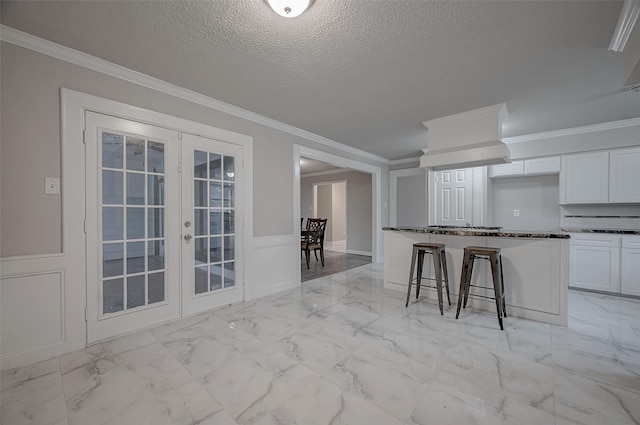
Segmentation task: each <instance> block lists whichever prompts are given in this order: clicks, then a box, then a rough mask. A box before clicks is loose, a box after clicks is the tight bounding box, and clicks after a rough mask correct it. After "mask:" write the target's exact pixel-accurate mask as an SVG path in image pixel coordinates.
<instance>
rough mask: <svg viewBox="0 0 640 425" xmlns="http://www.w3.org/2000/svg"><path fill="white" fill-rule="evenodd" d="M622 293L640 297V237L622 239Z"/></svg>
mask: <svg viewBox="0 0 640 425" xmlns="http://www.w3.org/2000/svg"><path fill="white" fill-rule="evenodd" d="M621 266H622V267H621V280H622V284H621V286H622V288H621V289H622V293H623V294H628V295H637V296H640V236H624V237H623V238H622V255H621Z"/></svg>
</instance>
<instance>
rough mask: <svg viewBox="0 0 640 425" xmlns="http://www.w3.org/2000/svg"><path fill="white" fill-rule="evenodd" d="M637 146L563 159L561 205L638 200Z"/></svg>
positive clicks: (639, 154)
mask: <svg viewBox="0 0 640 425" xmlns="http://www.w3.org/2000/svg"><path fill="white" fill-rule="evenodd" d="M638 182H640V147H638V146H636V147H632V148H626V149H614V150H611V151H598V152H586V153H581V154H575V155H567V156H565V157H564V158H563V163H562V172H561V173H560V203H561V204H633V203H640V184H638Z"/></svg>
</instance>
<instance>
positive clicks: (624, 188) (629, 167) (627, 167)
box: [609, 147, 640, 203]
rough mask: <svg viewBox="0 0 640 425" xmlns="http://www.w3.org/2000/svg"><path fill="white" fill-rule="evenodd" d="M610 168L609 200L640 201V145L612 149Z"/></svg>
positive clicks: (615, 201)
mask: <svg viewBox="0 0 640 425" xmlns="http://www.w3.org/2000/svg"><path fill="white" fill-rule="evenodd" d="M609 170H610V173H609V178H610V181H609V202H611V203H630V202H640V184H638V182H640V147H635V148H629V149H616V150H612V151H611V152H610V159H609Z"/></svg>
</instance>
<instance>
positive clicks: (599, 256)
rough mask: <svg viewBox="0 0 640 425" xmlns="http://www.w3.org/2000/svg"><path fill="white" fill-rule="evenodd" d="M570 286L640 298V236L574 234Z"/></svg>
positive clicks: (571, 243) (571, 247)
mask: <svg viewBox="0 0 640 425" xmlns="http://www.w3.org/2000/svg"><path fill="white" fill-rule="evenodd" d="M569 286H570V287H572V288H579V289H592V290H596V291H605V292H612V293H622V294H626V295H637V296H640V236H638V235H629V236H622V235H615V234H613V235H612V234H600V233H577V234H575V233H574V234H572V235H571V242H570V244H569Z"/></svg>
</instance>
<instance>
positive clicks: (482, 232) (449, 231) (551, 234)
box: [382, 226, 571, 239]
mask: <svg viewBox="0 0 640 425" xmlns="http://www.w3.org/2000/svg"><path fill="white" fill-rule="evenodd" d="M382 230H388V231H393V232H409V233H432V234H435V235H454V236H490V237H496V238H532V239H533V238H553V239H569V238H570V237H571V236H570V235H569V234H567V233H563V232H560V231H557V232H556V231H531V230H502V229H482V228H473V227H470V228H465V227H454V228H442V227H437V226H433V227H383V228H382Z"/></svg>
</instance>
